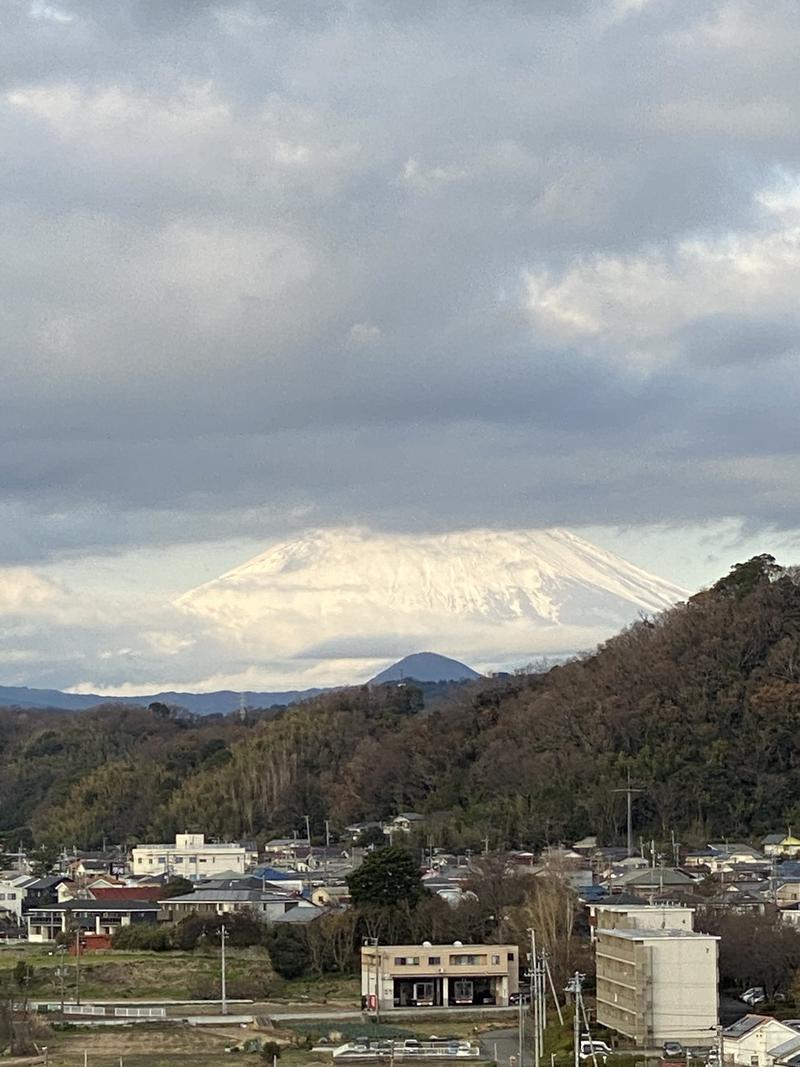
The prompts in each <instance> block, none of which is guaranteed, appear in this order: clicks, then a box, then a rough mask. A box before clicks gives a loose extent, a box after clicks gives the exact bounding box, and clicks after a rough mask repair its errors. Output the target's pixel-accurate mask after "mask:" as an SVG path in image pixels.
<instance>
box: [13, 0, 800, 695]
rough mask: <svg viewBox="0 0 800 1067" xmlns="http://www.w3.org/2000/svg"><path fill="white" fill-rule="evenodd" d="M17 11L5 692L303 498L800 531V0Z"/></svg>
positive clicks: (719, 543)
mask: <svg viewBox="0 0 800 1067" xmlns="http://www.w3.org/2000/svg"><path fill="white" fill-rule="evenodd" d="M0 13H1V17H2V26H1V27H0V29H1V30H2V32H0V145H2V151H1V152H0V242H1V243H2V244H1V246H0V248H1V252H2V254H0V284H2V295H3V298H2V301H0V345H1V346H2V358H0V396H1V397H2V419H0V434H2V438H3V441H2V450H0V520H1V521H0V566H2V567H3V568H5V570H4V571H3V573H2V579H3V580H2V581H1V582H0V622H2V626H3V628H2V633H1V634H0V636H1V638H2V640H0V646H2V649H3V651H0V682H2V681H7V682H8V683H9V684H17V683H22V682H28V683H29V684H51V683H52V684H59V685H78V684H84V683H85V684H89V683H92V684H97V685H103V684H105V685H112V684H115V683H122V682H124V681H126V680H128V679H129V677H131V674H130V671H129V669H128V666H127V665H126V660H125V657H124V656H121V655H120V652H121V651H122V650H124V649H126V648H128V646H129V645H130V648H134V646H135V643H136V641H137V640H138V641H140V640H141V635H139V636H136V634H137V633H138V631H137V629H136V627H137V626H138V627H140V628H141V626H142V625H143V626H144V627H145V630H146V632H147V633H151V634H161V635H162V636H163V647H161V648H159V645H158V640H160V639H161V638H159V639H158V640H157V639H155V638H154V639H153V641H154V643H153V647H152V655H153V657H154V658H153V659H151V660H148V661H147V664H146V667H143V668H142V669H141V670H140V672H139V676H140V677H142V678H144V677H146V674H147V671H150V672H151V674H152V675H153V677H154V679H155V676H156V675H157V674H158V672H159V670H161V668H160V667H159V666H158V655H159V654H161V653H164V651H165V649H166V648H167V646H170V641H171V640H172V639H171V638H169V637H168V636H166V635H167V634H168V631H169V627H168V626H161V624H157V623H155V622H153V623H152V626H151V624H150V623H149V622H147V619H148V618H149V613H150V612H152V613H154V615H153V617H154V618H155V615H157V613H158V605H159V604H160V603H161V602H162V601H163V600H164V599H169V598H170V597H171V596H174V595H176V594H177V593H179V592H180V591H181V590H182V589H186V588H190V587H191V586H194V585H196V584H198V583H199V582H201V581H204V580H206V579H208V578H210V577H212V576H213V575H215V574H217V573H219V572H220V571H221V570H224V569H226V568H227V567H230V566H233V565H235V564H236V563H237V562H240V561H242V560H243V559H245V558H247V556H249V555H252V554H253V553H254V552H257V551H260V550H261V549H262V548H264V547H265V546H266V545H268V544H270V543H273V542H275V541H276V540H279V539H283V538H285V537H288V536H292V535H293V534H294V533H295V532H297V531H299V530H302V529H303V528H305V527H309V526H315V527H325V526H331V525H341V524H349V523H353V522H357V523H359V524H361V525H364V526H368V527H373V528H375V529H381V530H384V531H390V532H391V531H399V530H403V531H415V530H417V531H432V530H448V529H463V528H469V527H474V526H481V527H497V528H514V527H542V526H549V525H560V526H566V527H568V528H572V529H576V530H580V531H581V532H582V533H584V535H585V536H588V537H589V538H590V539H594V540H596V541H597V542H598V543H600V544H602V545H603V546H604V547H607V548H611V549H614V550H616V551H619V552H621V553H622V554H623V555H625V556H627V557H628V558H630V559H632V560H634V561H635V562H636V563H638V564H640V565H643V566H645V567H648V568H650V569H651V570H653V571H656V572H658V573H660V574H662V575H663V576H664V577H667V578H669V579H671V580H673V581H675V582H678V583H680V584H682V585H684V586H688V587H691V588H694V587H696V586H697V585H699V584H701V583H703V582H706V581H710V580H713V578H715V577H716V576H718V575H719V574H720V573H724V571H725V570H727V567H728V566H729V565H730V564H731V563H733V562H735V561H736V560H737V559H740V558H746V556H747V555H748V554H751V553H752V552H754V551H764V550H773V551H775V554H776V555H779V556H780V557H781V558H782V559H783V560H784V561H787V562H791V561H793V560H796V559H798V558H800V551H798V542H797V531H798V529H800V478H798V476H797V472H798V449H800V440H799V435H798V415H797V413H798V410H800V403H799V401H800V396H798V394H799V393H800V377H799V376H798V373H797V371H798V365H797V364H798V342H799V340H800V305H799V304H798V298H797V293H798V283H800V183H798V173H800V79H798V77H797V55H798V54H799V53H800V6H798V4H797V3H796V0H769V2H768V3H764V2H763V0H716V2H714V0H693V2H692V3H687V2H686V0H603V2H601V0H597V2H591V0H449V2H448V0H427V2H419V0H316V2H314V0H272V2H268V0H252V2H240V0H215V2H212V0H209V2H206V0H53V2H52V3H50V2H47V0H0ZM132 612H136V613H138V615H139V618H138V619H137V621H136V625H134V623H133V622H132ZM143 619H144V620H145V622H142V620H143ZM148 626H150V627H151V628H150V629H147V627H148ZM131 643H132V644H131ZM130 648H128V651H130ZM137 648H138V646H137ZM134 651H136V654H139V652H140V651H141V650H140V649H138V651H137V650H136V649H134ZM445 651H446V650H445ZM132 654H133V653H132ZM103 657H105V658H103ZM102 664H105V666H103V665H102ZM162 676H164V677H167V676H168V675H166V674H164V672H163V671H162ZM187 680H189V681H191V680H192V679H187ZM195 680H196V681H197V682H198V683H201V682H202V678H201V677H200V676H199V675H198V676H197V678H196V679H195Z"/></svg>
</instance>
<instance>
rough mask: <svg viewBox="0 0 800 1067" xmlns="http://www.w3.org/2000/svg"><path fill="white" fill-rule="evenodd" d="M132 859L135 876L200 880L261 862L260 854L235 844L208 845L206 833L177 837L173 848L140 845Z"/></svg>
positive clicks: (239, 870)
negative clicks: (147, 875) (162, 875)
mask: <svg viewBox="0 0 800 1067" xmlns="http://www.w3.org/2000/svg"><path fill="white" fill-rule="evenodd" d="M131 858H132V866H133V873H134V874H135V875H143V874H168V875H173V876H174V875H180V876H181V877H183V878H188V879H190V880H191V881H197V880H199V879H200V878H208V877H209V876H210V875H215V874H218V873H219V872H220V871H226V870H233V871H237V872H244V871H246V870H247V868H248V867H252V866H254V865H255V864H256V863H257V862H258V853H257V852H256V851H255V850H254V849H253V848H251V847H248V846H246V845H241V844H238V843H235V842H231V843H229V844H206V839H205V835H204V834H176V835H175V844H174V845H137V847H136V848H134V849H133V852H132V854H131Z"/></svg>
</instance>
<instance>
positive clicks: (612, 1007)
mask: <svg viewBox="0 0 800 1067" xmlns="http://www.w3.org/2000/svg"><path fill="white" fill-rule="evenodd" d="M718 941H719V938H717V937H713V936H711V935H710V934H699V933H695V932H694V931H692V930H685V929H676V930H671V929H621V928H617V929H613V930H608V929H597V930H596V932H595V960H596V965H597V1021H598V1022H599V1023H602V1024H603V1025H604V1026H608V1027H610V1028H611V1029H612V1030H616V1031H617V1032H618V1033H620V1034H624V1035H625V1036H626V1037H629V1038H630V1039H631V1040H633V1041H634V1042H635V1044H636V1045H638V1046H640V1047H650V1048H652V1047H654V1046H658V1045H661V1044H663V1042H664V1041H681V1042H683V1043H684V1044H689V1045H711V1044H713V1042H714V1039H715V1032H716V1025H717V1015H718V997H717V954H718V944H717V943H718Z"/></svg>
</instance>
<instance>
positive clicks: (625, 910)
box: [589, 904, 694, 941]
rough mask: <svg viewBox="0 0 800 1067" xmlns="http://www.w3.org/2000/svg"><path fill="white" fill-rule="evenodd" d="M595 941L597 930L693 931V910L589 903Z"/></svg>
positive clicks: (643, 905)
mask: <svg viewBox="0 0 800 1067" xmlns="http://www.w3.org/2000/svg"><path fill="white" fill-rule="evenodd" d="M589 926H590V928H591V932H592V941H594V940H595V937H596V935H597V931H598V930H616V929H622V930H694V908H689V907H686V906H685V905H683V904H590V905H589Z"/></svg>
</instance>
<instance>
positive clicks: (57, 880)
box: [25, 874, 73, 908]
mask: <svg viewBox="0 0 800 1067" xmlns="http://www.w3.org/2000/svg"><path fill="white" fill-rule="evenodd" d="M72 884H73V883H72V879H71V878H69V877H67V875H66V874H46V875H45V876H44V877H43V878H33V879H32V880H31V881H30V882H28V884H27V885H26V887H25V906H26V907H27V908H34V907H39V906H44V905H45V904H56V903H57V902H58V901H59V899H60V894H62V893H66V892H68V891H69V890H70V889H71V887H72Z"/></svg>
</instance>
